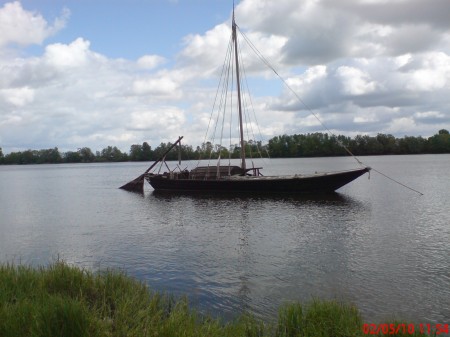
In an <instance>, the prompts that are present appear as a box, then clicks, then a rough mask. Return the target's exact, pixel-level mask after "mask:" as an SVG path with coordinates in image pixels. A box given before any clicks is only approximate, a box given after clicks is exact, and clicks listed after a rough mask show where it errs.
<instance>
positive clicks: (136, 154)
mask: <svg viewBox="0 0 450 337" xmlns="http://www.w3.org/2000/svg"><path fill="white" fill-rule="evenodd" d="M129 158H130V160H131V161H141V160H142V146H140V145H137V144H134V145H131V147H130V154H129Z"/></svg>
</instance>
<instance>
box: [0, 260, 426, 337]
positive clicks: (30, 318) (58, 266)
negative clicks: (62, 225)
mask: <svg viewBox="0 0 450 337" xmlns="http://www.w3.org/2000/svg"><path fill="white" fill-rule="evenodd" d="M0 317H1V319H0V336H59V337H64V336H77V337H83V336H90V337H96V336H133V337H139V336H210V337H213V336H220V337H223V336H230V337H231V336H233V337H237V336H276V337H288V336H302V337H309V336H311V337H313V336H314V337H317V336H333V337H341V336H342V337H344V336H346V337H348V336H352V337H354V336H367V335H368V334H371V335H372V333H369V332H368V330H367V329H368V324H365V323H366V322H363V320H362V318H361V315H360V313H359V311H358V309H357V308H356V307H355V306H353V305H351V304H345V303H341V302H337V301H321V300H313V301H311V302H310V303H307V304H305V305H302V304H300V303H293V304H288V305H285V306H282V307H281V308H280V309H279V314H278V317H277V318H276V319H274V321H272V322H265V321H261V320H258V319H256V318H254V317H253V316H251V315H248V314H242V315H240V316H238V317H237V318H236V319H235V320H233V321H232V322H224V321H222V320H220V319H219V318H213V317H209V316H204V315H201V314H199V313H198V312H196V311H195V310H194V309H192V308H190V307H189V305H188V301H187V299H186V298H179V299H176V298H174V297H173V296H170V295H167V294H160V293H155V292H153V291H151V290H150V289H149V288H148V287H147V286H146V285H144V284H143V283H142V282H139V281H138V280H136V279H133V278H131V277H128V276H127V275H125V274H124V273H122V272H117V271H111V270H108V271H104V272H99V273H92V272H90V271H87V270H85V269H80V268H78V267H74V266H69V265H68V264H66V263H64V262H56V263H53V264H51V265H49V266H48V267H40V268H32V267H29V266H22V265H13V264H3V265H0ZM390 323H391V325H392V326H395V327H400V329H397V330H400V331H397V332H396V333H394V334H391V333H390V334H389V335H390V336H411V333H409V332H408V331H406V333H403V332H402V331H401V330H402V329H401V327H402V325H403V326H411V325H410V324H406V323H399V322H390ZM386 324H388V322H387V323H386ZM405 324H406V325H405ZM383 325H384V324H383ZM377 335H382V333H381V332H380V333H379V334H377ZM414 336H428V335H427V334H426V333H424V334H422V333H420V331H419V327H418V326H416V331H415V333H414Z"/></svg>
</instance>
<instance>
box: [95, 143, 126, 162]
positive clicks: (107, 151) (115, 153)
mask: <svg viewBox="0 0 450 337" xmlns="http://www.w3.org/2000/svg"><path fill="white" fill-rule="evenodd" d="M127 159H128V155H127V154H126V153H122V152H121V151H120V150H119V149H118V148H117V147H116V146H114V147H112V146H108V147H106V148H104V149H103V150H102V151H101V153H100V160H101V161H108V162H119V161H126V160H127Z"/></svg>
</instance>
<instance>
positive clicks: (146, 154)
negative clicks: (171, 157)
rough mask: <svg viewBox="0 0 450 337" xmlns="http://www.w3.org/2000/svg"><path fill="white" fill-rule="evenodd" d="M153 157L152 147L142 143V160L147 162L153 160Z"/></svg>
mask: <svg viewBox="0 0 450 337" xmlns="http://www.w3.org/2000/svg"><path fill="white" fill-rule="evenodd" d="M152 155H153V153H152V148H151V146H150V145H148V143H147V142H143V143H142V157H141V160H145V161H148V160H151V159H152Z"/></svg>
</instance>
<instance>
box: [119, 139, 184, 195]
mask: <svg viewBox="0 0 450 337" xmlns="http://www.w3.org/2000/svg"><path fill="white" fill-rule="evenodd" d="M181 139H183V136H181V137H179V138H178V140H177V141H176V142H175V143H173V144H172V145H171V146H170V147H169V149H168V150H167V151H166V152H164V154H163V155H162V156H161V157H159V158H158V160H156V161H155V162H154V163H153V164H152V165H151V166H150V167H149V168H148V169H147V170H146V171H145V172H144V173H142V174H141V175H140V176H139V177H137V178H136V179H133V180H131V181H130V182H128V183H126V184H125V185H123V186H120V187H119V188H121V189H123V190H127V191H132V192H143V191H144V181H145V175H146V174H147V173H148V172H150V170H151V169H152V168H154V167H155V166H156V164H158V163H159V162H160V161H161V160H163V159H164V158H165V157H166V155H167V154H168V153H169V152H170V151H171V150H172V149H173V148H174V147H175V146H176V145H177V144H178V143H179V142H181Z"/></svg>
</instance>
